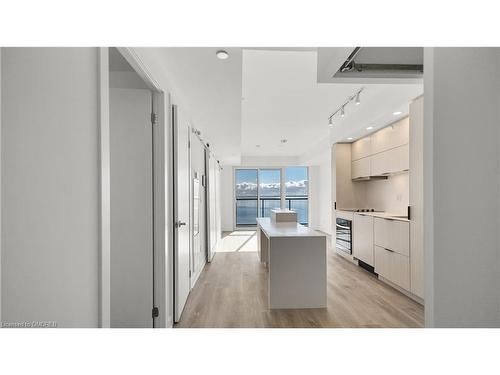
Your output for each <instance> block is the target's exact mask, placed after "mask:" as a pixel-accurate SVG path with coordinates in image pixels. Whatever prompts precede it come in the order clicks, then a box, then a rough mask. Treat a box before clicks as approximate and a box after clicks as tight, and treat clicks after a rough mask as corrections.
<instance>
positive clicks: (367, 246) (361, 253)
mask: <svg viewBox="0 0 500 375" xmlns="http://www.w3.org/2000/svg"><path fill="white" fill-rule="evenodd" d="M352 241H353V243H352V255H353V256H354V257H355V258H356V259H359V260H361V261H363V262H365V263H367V264H369V265H370V266H373V265H374V258H373V217H372V216H367V215H362V214H354V215H353V223H352Z"/></svg>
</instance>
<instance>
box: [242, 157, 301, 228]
mask: <svg viewBox="0 0 500 375" xmlns="http://www.w3.org/2000/svg"><path fill="white" fill-rule="evenodd" d="M234 181H235V187H234V190H235V213H236V221H235V222H236V226H237V227H244V226H255V225H256V224H257V222H256V218H257V217H269V216H270V215H271V210H272V209H275V208H281V207H283V208H288V209H290V210H294V211H296V212H297V220H298V221H299V223H301V224H304V225H307V224H308V203H309V201H308V192H309V184H308V182H309V181H308V170H307V167H286V168H261V169H259V168H241V169H239V168H238V169H235V170H234ZM283 189H284V190H285V191H284V192H282V190H283ZM282 193H283V194H282Z"/></svg>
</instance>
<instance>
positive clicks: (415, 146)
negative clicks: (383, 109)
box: [409, 97, 424, 298]
mask: <svg viewBox="0 0 500 375" xmlns="http://www.w3.org/2000/svg"><path fill="white" fill-rule="evenodd" d="M410 122H411V127H410V135H411V137H410V155H411V157H410V159H411V160H410V162H411V164H410V176H409V177H410V209H411V217H410V248H411V257H410V270H411V272H410V276H411V282H410V284H411V289H410V291H411V292H412V293H413V294H415V295H417V296H419V297H420V298H424V243H423V242H424V212H423V208H424V182H423V178H424V172H423V167H424V145H423V138H424V137H423V126H424V98H423V97H420V98H417V99H415V100H414V101H413V102H412V103H411V104H410Z"/></svg>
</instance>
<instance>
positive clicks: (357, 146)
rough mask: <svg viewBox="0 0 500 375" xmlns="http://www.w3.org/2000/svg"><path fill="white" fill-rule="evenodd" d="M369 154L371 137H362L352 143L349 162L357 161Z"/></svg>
mask: <svg viewBox="0 0 500 375" xmlns="http://www.w3.org/2000/svg"><path fill="white" fill-rule="evenodd" d="M371 154H372V151H371V137H364V138H361V139H358V140H357V141H356V142H353V143H352V146H351V160H359V159H362V158H365V157H367V156H370V155H371Z"/></svg>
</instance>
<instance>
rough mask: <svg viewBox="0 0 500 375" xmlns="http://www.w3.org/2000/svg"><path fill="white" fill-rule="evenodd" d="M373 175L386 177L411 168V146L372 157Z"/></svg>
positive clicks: (397, 148) (400, 147)
mask: <svg viewBox="0 0 500 375" xmlns="http://www.w3.org/2000/svg"><path fill="white" fill-rule="evenodd" d="M370 167H371V173H370V174H371V175H372V176H384V175H389V174H393V173H398V172H402V171H407V170H408V169H409V168H410V158H409V146H408V145H404V146H399V147H396V148H393V149H390V150H388V151H383V152H380V153H378V154H375V155H372V156H371V165H370Z"/></svg>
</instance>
